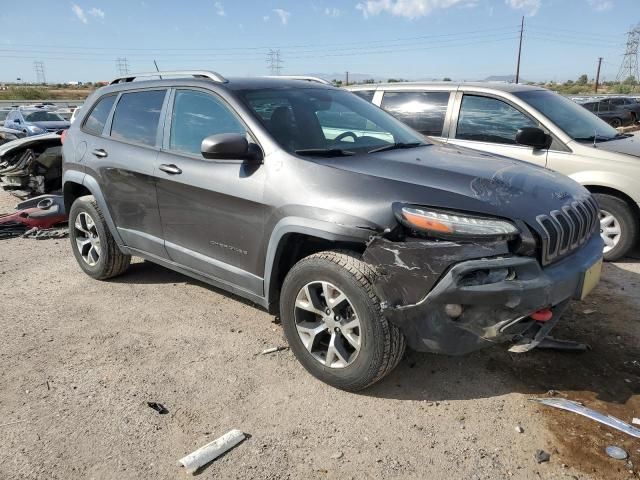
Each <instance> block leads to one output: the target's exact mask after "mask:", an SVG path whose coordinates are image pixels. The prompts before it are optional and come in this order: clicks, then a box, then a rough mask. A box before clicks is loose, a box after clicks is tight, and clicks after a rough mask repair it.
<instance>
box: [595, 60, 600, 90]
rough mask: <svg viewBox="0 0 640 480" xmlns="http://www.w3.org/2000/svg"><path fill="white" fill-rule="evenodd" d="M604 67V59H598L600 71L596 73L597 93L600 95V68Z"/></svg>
mask: <svg viewBox="0 0 640 480" xmlns="http://www.w3.org/2000/svg"><path fill="white" fill-rule="evenodd" d="M601 66H602V57H599V58H598V70H597V71H596V88H595V93H598V84H599V83H600V67H601Z"/></svg>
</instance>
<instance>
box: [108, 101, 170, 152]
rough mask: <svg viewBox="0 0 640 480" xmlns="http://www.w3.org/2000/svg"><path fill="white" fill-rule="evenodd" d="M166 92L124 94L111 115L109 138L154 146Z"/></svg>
mask: <svg viewBox="0 0 640 480" xmlns="http://www.w3.org/2000/svg"><path fill="white" fill-rule="evenodd" d="M165 93H166V90H150V91H147V92H134V93H125V94H123V95H122V96H121V97H120V101H119V102H118V105H116V111H115V113H114V114H113V123H112V125H111V136H112V137H113V138H115V139H117V140H125V141H129V142H135V143H141V144H142V145H150V146H153V145H155V144H156V135H157V133H158V124H159V121H160V111H161V110H162V103H163V102H164V96H165Z"/></svg>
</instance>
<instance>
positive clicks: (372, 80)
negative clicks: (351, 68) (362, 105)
mask: <svg viewBox="0 0 640 480" xmlns="http://www.w3.org/2000/svg"><path fill="white" fill-rule="evenodd" d="M363 83H366V84H367V85H368V84H371V83H376V81H375V80H374V79H373V78H368V79H366V80H365V81H364V82H363Z"/></svg>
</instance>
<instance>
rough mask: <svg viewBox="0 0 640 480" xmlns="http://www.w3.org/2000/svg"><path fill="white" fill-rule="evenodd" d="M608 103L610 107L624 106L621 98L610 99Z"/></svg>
mask: <svg viewBox="0 0 640 480" xmlns="http://www.w3.org/2000/svg"><path fill="white" fill-rule="evenodd" d="M609 101H610V102H611V104H612V105H624V104H625V101H624V99H622V98H612V99H611V100H609Z"/></svg>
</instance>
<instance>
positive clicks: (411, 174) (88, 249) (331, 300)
mask: <svg viewBox="0 0 640 480" xmlns="http://www.w3.org/2000/svg"><path fill="white" fill-rule="evenodd" d="M180 75H181V76H182V78H171V77H172V76H174V77H175V76H176V72H165V73H162V77H163V79H162V80H148V81H144V80H143V81H139V80H140V79H138V81H133V80H135V76H131V77H129V78H124V79H118V80H116V81H114V82H113V84H112V85H110V86H108V87H105V88H101V89H100V90H98V91H97V92H95V93H94V94H93V95H92V96H91V97H90V98H89V99H88V100H87V102H86V103H85V108H83V111H82V112H81V113H80V116H79V118H78V120H77V121H76V122H74V123H73V124H72V126H71V128H70V129H69V131H68V135H67V136H66V139H65V141H64V144H63V157H64V176H63V188H64V197H65V204H66V209H67V211H69V212H70V215H69V224H70V227H71V228H70V238H71V247H72V250H73V253H74V255H75V257H76V259H77V261H78V263H79V265H80V267H81V268H82V269H83V270H84V271H85V272H86V273H87V274H88V275H90V276H92V277H94V278H97V279H107V278H111V277H115V276H116V275H120V274H122V273H123V272H125V271H126V270H127V267H128V266H129V262H130V258H131V256H132V255H135V256H139V257H143V258H145V259H147V260H150V261H152V262H155V263H158V264H160V265H164V266H165V267H168V268H171V269H173V270H176V271H178V272H182V273H184V274H186V275H189V276H192V277H194V278H197V279H200V280H202V281H204V282H207V283H210V284H212V285H215V286H218V287H221V288H223V289H225V290H228V291H230V292H233V293H235V294H237V295H239V296H241V297H244V298H247V299H249V300H251V301H252V302H255V303H256V304H258V305H260V306H262V307H264V308H266V309H268V310H269V311H270V312H272V313H274V314H276V315H279V316H280V318H281V320H282V324H283V327H284V332H285V334H286V337H287V340H288V342H289V345H290V347H291V349H292V351H293V352H294V354H295V355H296V357H297V358H298V360H299V361H300V362H301V363H302V365H303V366H304V367H305V368H306V369H307V370H308V371H309V372H310V373H311V374H313V375H314V376H316V377H317V378H319V379H321V380H323V381H324V382H327V383H329V384H331V385H333V386H335V387H338V388H341V389H345V390H352V391H354V390H359V389H362V388H365V387H367V386H368V385H371V384H372V383H374V382H376V381H378V380H380V379H381V378H382V377H384V376H385V375H386V374H388V373H389V372H390V371H391V370H393V368H394V367H395V366H396V365H397V364H398V362H399V361H400V359H401V358H402V356H403V353H404V350H405V345H407V344H408V345H409V346H410V347H411V348H414V349H416V350H419V351H428V352H437V353H444V354H452V355H461V354H465V353H468V352H471V351H474V350H476V349H480V348H483V347H488V346H491V345H496V344H502V343H506V344H514V343H515V344H517V345H516V350H518V351H526V350H529V349H531V348H533V347H535V346H537V345H538V344H539V343H540V342H541V341H543V339H544V337H545V336H546V335H547V334H548V333H549V331H550V329H551V328H552V327H553V326H554V325H555V324H556V322H557V321H558V319H559V317H560V315H561V314H562V311H563V310H564V309H565V307H566V306H567V304H568V303H569V302H570V301H571V300H572V299H581V298H583V297H584V296H585V295H587V294H588V293H589V292H590V290H591V289H592V288H593V287H594V286H595V284H596V283H597V281H598V278H599V274H600V268H601V257H602V247H603V243H602V239H601V238H600V235H599V232H598V213H597V212H598V207H597V204H596V203H595V201H594V200H593V198H592V197H591V195H590V194H589V192H588V191H587V190H585V189H584V188H583V187H581V186H580V185H578V184H577V183H576V182H574V181H572V180H570V179H568V178H567V177H564V176H562V175H559V174H556V173H554V172H550V171H548V170H545V169H543V168H538V167H535V166H532V165H529V164H526V163H523V162H519V161H515V160H511V159H508V158H503V157H496V156H491V155H488V154H483V153H478V152H475V151H471V150H466V149H464V148H459V147H447V146H442V145H437V144H428V143H425V140H424V138H423V137H422V136H420V135H419V134H418V133H416V132H414V131H413V130H411V129H409V127H407V126H405V125H403V124H402V123H400V122H399V121H397V120H395V119H394V118H393V117H391V116H390V115H389V114H387V113H385V112H384V111H382V110H380V109H379V108H377V107H375V106H373V105H371V104H370V103H368V102H366V101H365V100H362V99H360V98H358V97H356V96H355V95H353V94H351V93H349V92H346V91H343V90H339V89H336V88H333V87H330V86H326V85H322V84H320V83H317V84H316V83H312V82H303V81H296V80H287V79H266V78H265V79H232V80H227V79H224V78H223V77H221V76H220V75H218V74H215V73H212V72H181V73H180ZM192 77H193V78H192ZM256 328H259V326H256Z"/></svg>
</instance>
